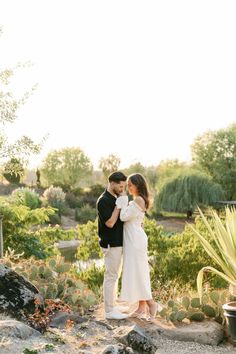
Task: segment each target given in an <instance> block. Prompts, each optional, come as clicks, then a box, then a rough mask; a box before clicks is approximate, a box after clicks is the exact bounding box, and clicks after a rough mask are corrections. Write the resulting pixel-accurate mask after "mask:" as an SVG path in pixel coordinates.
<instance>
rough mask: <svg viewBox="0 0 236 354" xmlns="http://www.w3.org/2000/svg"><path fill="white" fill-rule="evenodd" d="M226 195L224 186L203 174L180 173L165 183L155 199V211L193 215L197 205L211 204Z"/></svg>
mask: <svg viewBox="0 0 236 354" xmlns="http://www.w3.org/2000/svg"><path fill="white" fill-rule="evenodd" d="M223 196H224V193H223V190H222V187H221V186H220V185H219V184H216V183H214V182H213V181H212V179H211V178H210V177H208V176H206V175H203V174H200V173H199V174H196V173H195V174H188V175H179V176H177V177H174V178H173V179H172V180H170V181H168V182H167V183H166V184H164V185H163V186H162V188H161V190H160V192H159V193H158V194H157V196H156V197H155V200H154V206H155V211H156V212H157V210H165V211H173V212H183V213H187V216H188V217H189V216H191V215H192V213H193V212H194V210H195V209H196V207H197V205H199V206H209V205H214V203H215V202H217V201H218V200H221V199H222V198H223Z"/></svg>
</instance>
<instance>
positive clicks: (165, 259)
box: [145, 219, 226, 288]
mask: <svg viewBox="0 0 236 354" xmlns="http://www.w3.org/2000/svg"><path fill="white" fill-rule="evenodd" d="M196 228H197V230H199V231H201V233H204V234H207V229H206V227H205V226H204V224H203V222H202V221H201V220H200V219H197V221H196ZM145 230H146V231H147V234H148V235H149V255H150V256H151V259H150V262H151V265H152V270H151V277H152V283H153V286H154V287H155V283H158V282H161V283H162V284H163V283H165V282H167V281H170V280H176V281H177V282H178V283H179V284H180V285H183V286H184V285H186V284H190V285H191V286H192V287H194V288H196V277H197V274H198V272H199V270H200V269H201V268H202V267H204V266H207V265H209V262H210V263H211V264H212V265H213V263H212V261H211V260H210V257H209V256H208V255H207V254H206V252H205V250H204V249H203V247H202V245H201V244H200V242H199V241H198V239H197V237H196V236H195V234H194V232H193V231H192V229H191V228H190V227H189V226H188V225H187V226H186V227H185V230H184V231H183V232H182V233H180V234H175V235H170V236H168V235H165V233H164V232H163V229H161V228H160V227H159V226H155V223H153V221H149V220H146V221H145ZM211 282H212V284H214V285H215V286H217V287H224V286H225V285H226V283H225V282H224V281H222V280H221V279H220V278H219V277H212V280H211Z"/></svg>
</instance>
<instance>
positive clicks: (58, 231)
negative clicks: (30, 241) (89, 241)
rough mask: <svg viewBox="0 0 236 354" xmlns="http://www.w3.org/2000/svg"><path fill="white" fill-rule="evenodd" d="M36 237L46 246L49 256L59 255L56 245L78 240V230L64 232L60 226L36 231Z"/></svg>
mask: <svg viewBox="0 0 236 354" xmlns="http://www.w3.org/2000/svg"><path fill="white" fill-rule="evenodd" d="M34 235H35V237H37V239H38V240H40V242H41V243H42V244H43V245H44V247H45V251H46V252H47V254H48V255H54V254H59V253H60V252H59V251H57V249H55V246H54V245H55V243H57V242H59V241H69V240H75V239H78V237H79V235H78V230H77V229H71V230H64V229H62V228H61V227H60V226H59V225H56V226H48V227H43V228H39V229H37V230H35V231H34Z"/></svg>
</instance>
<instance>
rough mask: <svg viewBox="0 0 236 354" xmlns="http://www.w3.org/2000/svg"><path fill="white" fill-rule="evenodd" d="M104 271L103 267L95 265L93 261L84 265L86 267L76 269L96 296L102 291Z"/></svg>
mask: <svg viewBox="0 0 236 354" xmlns="http://www.w3.org/2000/svg"><path fill="white" fill-rule="evenodd" d="M104 271H105V268H104V267H97V266H96V264H95V262H93V263H92V264H91V265H90V266H88V267H86V269H82V268H79V269H77V273H78V276H79V278H80V279H81V280H82V281H83V282H84V283H85V284H87V285H88V287H89V289H91V290H92V291H93V292H94V294H96V296H97V297H99V296H100V295H101V292H102V291H101V287H102V284H103V278H104Z"/></svg>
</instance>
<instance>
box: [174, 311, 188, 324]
mask: <svg viewBox="0 0 236 354" xmlns="http://www.w3.org/2000/svg"><path fill="white" fill-rule="evenodd" d="M186 317H187V311H184V310H179V311H178V312H177V313H176V319H177V321H180V322H181V321H183V319H184V318H186Z"/></svg>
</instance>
